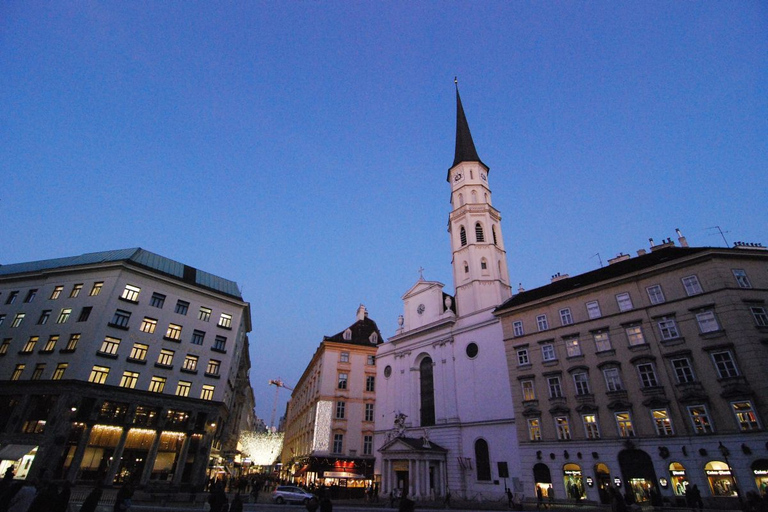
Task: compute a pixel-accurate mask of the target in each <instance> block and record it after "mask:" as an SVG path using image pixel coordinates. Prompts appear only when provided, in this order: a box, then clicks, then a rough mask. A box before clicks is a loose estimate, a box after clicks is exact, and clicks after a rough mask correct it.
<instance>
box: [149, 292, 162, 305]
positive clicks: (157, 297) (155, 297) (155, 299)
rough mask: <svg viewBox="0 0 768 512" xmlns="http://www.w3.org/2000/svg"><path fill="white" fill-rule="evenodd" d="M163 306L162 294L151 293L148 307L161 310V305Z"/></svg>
mask: <svg viewBox="0 0 768 512" xmlns="http://www.w3.org/2000/svg"><path fill="white" fill-rule="evenodd" d="M164 304H165V295H163V294H162V293H157V292H155V293H153V294H152V298H151V299H149V305H150V306H152V307H153V308H160V309H162V308H163V305H164Z"/></svg>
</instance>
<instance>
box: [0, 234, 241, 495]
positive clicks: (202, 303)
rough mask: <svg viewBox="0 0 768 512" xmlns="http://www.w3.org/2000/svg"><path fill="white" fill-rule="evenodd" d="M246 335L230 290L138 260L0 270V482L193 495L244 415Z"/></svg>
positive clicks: (172, 264)
mask: <svg viewBox="0 0 768 512" xmlns="http://www.w3.org/2000/svg"><path fill="white" fill-rule="evenodd" d="M250 328H251V320H250V306H249V304H248V303H247V302H245V301H244V300H243V298H242V296H241V294H240V291H239V289H238V287H237V284H236V283H234V282H233V281H229V280H227V279H223V278H220V277H217V276H214V275H212V274H209V273H207V272H203V271H202V270H198V269H195V268H193V267H190V266H187V265H184V264H182V263H179V262H176V261H173V260H170V259H168V258H165V257H163V256H159V255H157V254H153V253H151V252H149V251H146V250H143V249H124V250H118V251H109V252H99V253H91V254H83V255H81V256H75V257H68V258H58V259H53V260H45V261H35V262H30V263H18V264H10V265H3V266H0V381H2V386H0V459H2V462H1V464H2V466H0V471H4V469H5V468H6V467H7V466H9V465H11V464H15V465H17V475H16V476H17V478H22V477H27V478H35V477H38V476H40V475H42V474H45V475H46V476H47V477H49V478H62V479H67V480H70V481H95V480H99V481H102V482H103V483H104V484H112V483H121V482H126V481H132V482H134V483H136V484H138V485H144V484H148V483H156V484H158V485H173V486H189V487H195V486H199V485H201V484H202V483H203V482H204V480H205V478H206V472H207V469H208V465H209V456H211V455H214V456H216V455H219V454H220V453H224V452H226V451H234V450H235V447H236V443H237V435H238V427H239V424H240V419H239V418H238V417H237V416H238V415H239V414H250V415H252V414H253V413H252V411H243V410H242V408H240V409H236V401H237V400H236V398H237V396H238V393H240V394H242V393H246V394H248V393H250V394H251V395H252V391H250V385H249V384H248V379H247V373H248V366H249V364H250V363H249V359H248V357H247V353H248V338H247V333H248V332H249V331H250ZM244 386H245V390H244ZM246 403H248V402H246ZM250 403H253V400H252V398H251V400H250Z"/></svg>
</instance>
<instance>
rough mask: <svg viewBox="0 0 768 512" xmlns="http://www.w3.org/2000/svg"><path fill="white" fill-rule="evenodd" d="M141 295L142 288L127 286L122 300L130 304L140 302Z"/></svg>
mask: <svg viewBox="0 0 768 512" xmlns="http://www.w3.org/2000/svg"><path fill="white" fill-rule="evenodd" d="M139 293H141V288H139V287H138V286H133V285H130V284H127V285H125V289H124V290H123V294H122V295H121V296H120V298H121V299H123V300H127V301H128V302H139Z"/></svg>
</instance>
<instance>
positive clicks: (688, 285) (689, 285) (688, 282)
mask: <svg viewBox="0 0 768 512" xmlns="http://www.w3.org/2000/svg"><path fill="white" fill-rule="evenodd" d="M682 281H683V286H684V287H685V293H686V294H688V296H689V297H690V296H691V295H698V294H700V293H701V292H702V291H703V290H702V289H701V285H700V284H699V278H698V277H696V276H688V277H684V278H683V279H682Z"/></svg>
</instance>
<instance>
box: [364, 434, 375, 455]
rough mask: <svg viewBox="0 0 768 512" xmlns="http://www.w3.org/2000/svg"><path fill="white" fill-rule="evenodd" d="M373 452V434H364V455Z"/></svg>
mask: <svg viewBox="0 0 768 512" xmlns="http://www.w3.org/2000/svg"><path fill="white" fill-rule="evenodd" d="M372 454H373V436H363V455H372Z"/></svg>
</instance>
